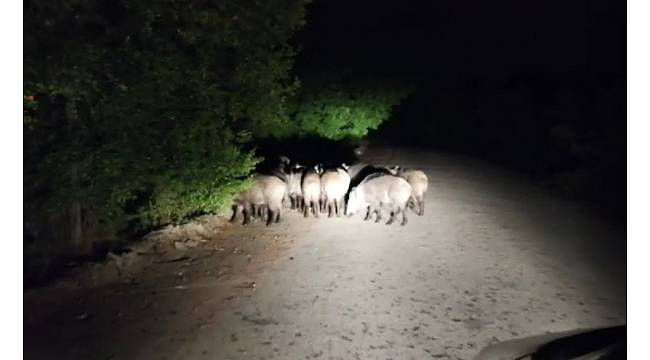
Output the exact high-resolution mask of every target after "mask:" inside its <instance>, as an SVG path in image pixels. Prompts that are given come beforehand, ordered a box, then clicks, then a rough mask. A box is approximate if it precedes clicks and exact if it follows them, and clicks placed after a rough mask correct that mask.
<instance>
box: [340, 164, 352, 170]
mask: <svg viewBox="0 0 650 360" xmlns="http://www.w3.org/2000/svg"><path fill="white" fill-rule="evenodd" d="M341 167H342V168H344V169H345V171H348V169H349V168H350V167H349V166H348V165H347V164H346V163H342V164H341Z"/></svg>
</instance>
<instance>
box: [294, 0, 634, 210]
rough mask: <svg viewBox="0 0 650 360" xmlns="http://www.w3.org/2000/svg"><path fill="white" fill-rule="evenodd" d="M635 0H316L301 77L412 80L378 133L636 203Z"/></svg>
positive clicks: (573, 191)
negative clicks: (632, 125)
mask: <svg viewBox="0 0 650 360" xmlns="http://www.w3.org/2000/svg"><path fill="white" fill-rule="evenodd" d="M625 10H626V9H625V2H615V1H603V0H597V1H585V0H581V1H496V2H492V1H445V2H438V1H435V2H434V1H400V2H397V1H365V0H363V1H340V0H333V1H316V2H314V3H313V4H311V5H310V7H309V12H308V20H307V26H306V28H305V29H304V30H303V31H301V32H300V33H298V34H297V36H295V39H294V42H295V44H296V45H297V46H298V47H299V48H300V49H301V53H300V55H299V56H298V59H297V62H296V71H297V73H298V75H299V77H300V78H301V79H309V78H310V77H313V76H318V75H317V74H335V76H337V77H341V78H343V79H346V80H349V81H355V80H358V79H374V80H376V79H385V80H386V81H393V80H396V79H397V80H399V81H402V82H404V83H406V84H408V86H409V87H412V91H411V93H410V96H409V97H408V98H407V99H405V100H404V101H403V102H402V104H401V105H400V106H398V107H396V108H395V109H394V114H393V117H392V119H391V120H390V121H388V122H387V123H385V124H384V125H382V127H381V128H380V129H379V130H378V131H376V132H375V133H373V134H372V136H371V140H373V141H374V142H386V143H389V144H402V145H410V146H419V147H427V148H434V149H439V150H445V151H454V152H462V153H468V154H471V155H474V156H480V157H483V158H486V159H489V160H491V161H495V162H499V163H501V164H503V165H506V166H508V167H510V168H512V169H515V170H517V171H519V172H522V173H524V174H526V175H529V176H531V177H532V178H534V179H536V180H538V181H539V182H540V183H542V184H544V185H545V186H548V187H550V188H553V189H555V190H557V191H559V192H562V193H564V194H566V195H569V196H572V197H577V198H580V199H583V200H587V201H590V202H592V203H594V204H598V205H602V206H604V207H608V208H610V209H611V210H614V212H615V213H618V214H619V215H623V216H624V213H625V209H624V208H625V186H626V185H625V169H626V165H625V161H626V160H625V159H626V153H625V152H626V150H625V144H626V138H625V131H626V114H625V96H626V93H625V76H626V71H625V60H626V58H625V49H626V48H625V46H626V45H625V44H626V42H625V37H626V30H625V22H626V19H625Z"/></svg>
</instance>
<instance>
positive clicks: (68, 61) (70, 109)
mask: <svg viewBox="0 0 650 360" xmlns="http://www.w3.org/2000/svg"><path fill="white" fill-rule="evenodd" d="M24 6H25V14H26V16H25V25H24V26H25V39H24V58H25V61H24V65H25V66H24V68H25V72H24V90H23V91H24V102H23V108H24V116H23V123H24V130H25V132H24V134H25V135H24V136H25V139H24V141H25V145H24V147H25V158H24V165H25V166H24V175H25V176H24V179H25V182H24V191H25V209H26V210H27V211H26V213H29V214H28V216H30V217H35V218H36V217H39V216H44V214H43V213H57V212H58V213H60V212H65V211H67V210H68V209H70V207H71V206H72V205H73V204H76V203H77V204H78V203H81V204H83V216H84V217H87V216H89V214H92V215H93V217H95V218H97V219H98V221H97V224H99V225H98V226H106V227H110V231H113V230H115V229H116V228H117V229H119V228H123V227H124V225H125V223H126V222H127V221H128V220H133V219H136V220H138V221H140V222H142V223H143V224H148V225H156V224H164V223H168V222H172V221H181V220H183V219H185V218H187V217H188V216H191V215H193V214H197V213H202V212H211V211H215V210H217V209H219V208H222V207H223V206H224V205H225V204H227V203H228V202H229V201H230V199H231V196H232V194H234V193H236V192H238V191H240V190H241V189H243V188H245V186H247V182H248V181H247V177H248V175H249V174H250V172H251V170H252V169H253V167H254V165H255V163H256V162H257V159H256V158H255V156H254V154H253V153H252V152H249V151H244V150H243V145H244V144H245V143H247V142H249V141H250V139H251V138H252V136H253V135H256V134H257V132H258V129H261V130H260V131H259V132H260V133H263V129H264V128H265V127H267V128H268V127H274V126H275V125H274V124H279V123H282V122H283V121H286V118H283V116H286V115H285V112H284V110H283V109H284V108H285V103H286V99H287V97H288V96H290V95H291V94H292V93H293V92H294V91H295V88H296V86H297V83H296V81H295V80H294V79H292V78H291V76H290V69H291V66H292V58H293V56H294V51H293V49H292V47H291V46H290V45H289V44H288V40H289V38H290V37H291V35H292V34H293V32H294V31H295V30H296V29H297V28H299V27H300V26H302V25H303V24H304V16H305V9H304V6H305V2H304V1H303V0H270V1H251V2H241V1H236V0H227V1H180V0H143V1H127V0H123V1H98V0H96V1H92V0H54V1H33V0H32V1H26V2H25V5H24ZM102 224H103V225H102Z"/></svg>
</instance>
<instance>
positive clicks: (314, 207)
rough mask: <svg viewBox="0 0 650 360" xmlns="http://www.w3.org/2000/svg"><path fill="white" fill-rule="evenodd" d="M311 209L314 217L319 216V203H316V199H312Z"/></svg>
mask: <svg viewBox="0 0 650 360" xmlns="http://www.w3.org/2000/svg"><path fill="white" fill-rule="evenodd" d="M311 210H312V211H313V212H314V216H315V217H319V216H320V215H319V214H320V205H319V204H318V201H312V202H311Z"/></svg>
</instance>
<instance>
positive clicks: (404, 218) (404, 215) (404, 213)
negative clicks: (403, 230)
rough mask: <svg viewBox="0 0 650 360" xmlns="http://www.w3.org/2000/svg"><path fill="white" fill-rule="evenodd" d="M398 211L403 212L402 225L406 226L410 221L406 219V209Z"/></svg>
mask: <svg viewBox="0 0 650 360" xmlns="http://www.w3.org/2000/svg"><path fill="white" fill-rule="evenodd" d="M398 211H402V222H401V225H402V226H404V225H406V223H407V222H408V219H407V218H406V207H405V208H404V209H400V210H398Z"/></svg>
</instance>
